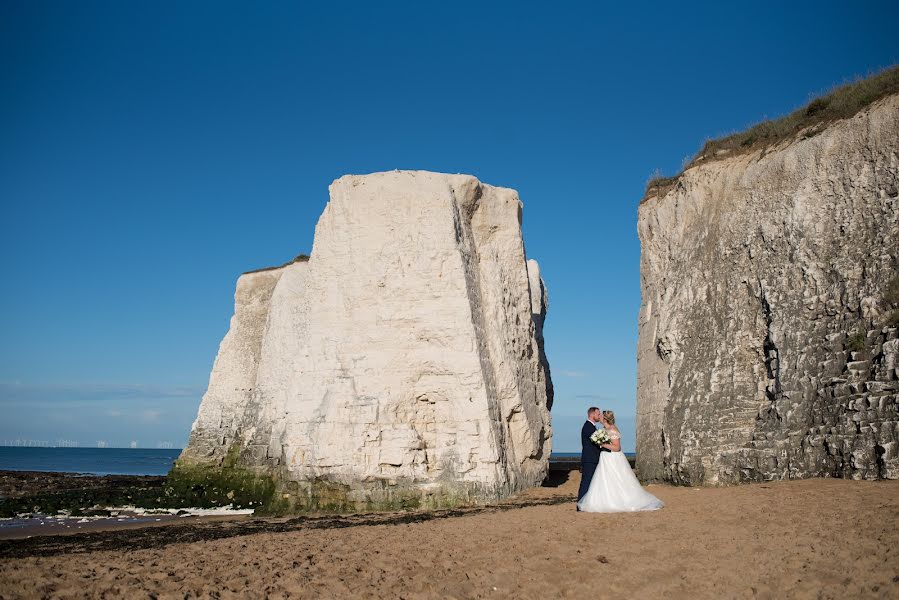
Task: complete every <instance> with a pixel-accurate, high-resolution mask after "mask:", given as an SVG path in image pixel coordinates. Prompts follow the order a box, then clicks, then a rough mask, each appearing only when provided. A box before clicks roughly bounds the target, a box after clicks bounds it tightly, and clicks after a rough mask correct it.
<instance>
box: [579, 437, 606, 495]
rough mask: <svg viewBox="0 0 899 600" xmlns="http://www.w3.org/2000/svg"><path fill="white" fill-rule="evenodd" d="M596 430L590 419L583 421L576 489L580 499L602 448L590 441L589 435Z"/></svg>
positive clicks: (597, 462) (588, 486) (585, 490)
mask: <svg viewBox="0 0 899 600" xmlns="http://www.w3.org/2000/svg"><path fill="white" fill-rule="evenodd" d="M595 432H596V425H595V424H594V423H592V422H591V421H586V422H584V426H583V427H581V485H580V488H579V489H578V491H577V499H578V500H580V499H581V498H583V497H584V495H585V494H586V493H587V490H588V489H589V488H590V480H592V479H593V474H594V473H595V472H596V465H598V464H599V453H600V452H602V448H600V447H599V446H597V445H596V444H594V443H593V442H591V441H590V436H591V435H593V434H594V433H595Z"/></svg>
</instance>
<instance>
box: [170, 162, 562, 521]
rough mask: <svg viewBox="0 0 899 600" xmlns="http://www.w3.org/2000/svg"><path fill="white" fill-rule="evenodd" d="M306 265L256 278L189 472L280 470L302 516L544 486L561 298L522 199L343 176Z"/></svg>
mask: <svg viewBox="0 0 899 600" xmlns="http://www.w3.org/2000/svg"><path fill="white" fill-rule="evenodd" d="M330 192H331V199H330V202H329V203H328V205H327V207H326V208H325V211H324V213H323V214H322V216H321V218H320V220H319V222H318V225H317V227H316V230H315V241H314V246H313V249H312V252H311V257H310V258H309V260H308V261H297V262H294V263H291V264H289V265H286V266H283V267H280V268H275V269H269V270H264V271H259V272H252V273H247V274H245V275H243V276H242V277H241V278H240V279H239V280H238V283H237V292H236V294H235V314H234V317H233V318H232V321H231V327H230V330H229V331H228V334H227V335H226V336H225V339H224V340H223V341H222V344H221V347H220V349H219V354H218V356H217V358H216V361H215V366H214V367H213V371H212V375H211V377H210V382H209V388H208V391H207V393H206V395H205V396H204V397H203V401H202V404H201V406H200V411H199V415H198V417H197V420H196V422H195V423H194V426H193V430H192V432H191V437H190V442H189V444H188V447H187V448H186V449H185V450H184V453H183V454H182V456H181V458H180V459H179V462H178V466H177V468H176V472H177V471H179V470H180V471H181V472H182V473H186V472H191V471H193V472H197V470H198V469H199V470H205V471H206V472H209V471H211V470H214V469H216V468H219V467H223V468H229V469H230V468H232V467H233V468H238V469H242V470H244V471H246V472H248V473H249V474H251V475H255V476H261V477H272V478H274V479H275V481H276V485H277V497H276V500H277V501H278V502H279V503H282V504H285V505H287V506H288V508H294V509H328V510H351V509H360V508H367V509H378V508H395V507H400V506H445V505H453V504H459V503H468V502H478V501H484V500H489V499H495V498H500V497H504V496H507V495H509V494H511V493H513V492H516V491H518V490H521V489H524V488H527V487H530V486H534V485H539V484H540V482H541V481H542V480H543V478H544V476H545V474H546V472H547V468H548V459H549V454H550V449H551V440H552V429H551V427H550V416H549V409H550V407H551V404H552V384H551V382H550V376H549V367H548V364H547V362H546V357H545V354H544V352H543V321H544V318H545V315H546V308H547V300H546V291H545V287H544V285H543V282H542V280H541V278H540V271H539V268H538V266H537V263H536V262H534V261H527V260H526V258H525V251H524V245H523V242H522V237H521V222H520V221H521V202H520V201H519V199H518V195H517V193H516V192H515V191H514V190H509V189H503V188H497V187H493V186H489V185H485V184H482V183H481V182H479V181H478V180H477V179H475V178H474V177H470V176H466V175H443V174H436V173H428V172H388V173H376V174H372V175H366V176H346V177H342V178H340V179H338V180H337V181H335V182H334V183H333V184H332V185H331V188H330Z"/></svg>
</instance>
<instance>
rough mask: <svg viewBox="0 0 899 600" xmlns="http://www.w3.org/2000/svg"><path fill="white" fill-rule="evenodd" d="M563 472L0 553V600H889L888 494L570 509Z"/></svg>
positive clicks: (879, 488)
mask: <svg viewBox="0 0 899 600" xmlns="http://www.w3.org/2000/svg"><path fill="white" fill-rule="evenodd" d="M578 476H579V475H578V473H577V472H576V471H574V472H572V473H571V474H570V476H569V475H568V474H557V478H556V480H555V481H554V482H553V486H554V487H544V488H539V489H535V490H531V491H529V492H527V493H525V494H523V495H521V496H519V497H517V498H514V499H511V500H509V501H507V502H504V503H502V504H499V505H495V506H488V507H477V508H471V509H463V510H455V511H442V512H437V513H394V514H387V515H353V516H340V517H335V516H320V517H296V518H281V519H274V518H271V519H261V518H255V517H237V518H232V519H224V520H223V519H221V518H217V519H210V520H203V519H194V520H191V522H173V523H168V524H161V525H157V526H154V527H145V528H139V529H133V528H132V529H128V530H120V529H110V530H107V531H92V532H88V533H77V534H73V535H54V536H36V537H31V538H28V539H18V540H4V541H0V598H38V597H65V598H78V597H102V598H155V597H160V598H163V597H165V598H167V597H176V596H177V597H179V598H193V597H222V598H236V597H263V596H267V597H273V598H287V597H294V598H296V597H299V598H347V597H383V598H434V597H441V598H513V597H516V598H522V597H524V598H536V597H542V598H557V597H561V598H586V597H599V598H606V597H608V598H613V597H631V598H657V597H662V596H667V597H673V598H686V597H690V598H896V597H899V560H897V552H899V482H896V481H880V482H857V481H844V480H833V479H815V480H805V481H790V482H772V483H767V484H756V485H747V486H741V487H730V488H704V489H695V488H678V487H669V486H663V485H653V486H649V488H648V489H649V490H650V491H651V492H652V493H653V494H655V495H657V496H658V497H660V498H661V499H663V500H664V501H665V502H666V504H667V506H666V508H664V509H663V510H661V511H658V512H652V513H636V514H605V515H604V514H584V513H577V512H575V510H574V502H573V499H574V494H575V493H576V489H577V482H578Z"/></svg>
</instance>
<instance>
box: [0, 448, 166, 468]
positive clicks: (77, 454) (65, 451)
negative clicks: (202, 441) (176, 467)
mask: <svg viewBox="0 0 899 600" xmlns="http://www.w3.org/2000/svg"><path fill="white" fill-rule="evenodd" d="M179 454H181V450H180V449H175V450H171V449H168V450H158V449H144V448H19V447H10V446H0V471H55V472H59V473H85V474H90V475H165V474H166V473H168V472H169V470H170V469H171V468H172V464H173V463H174V462H175V459H176V458H178V455H179Z"/></svg>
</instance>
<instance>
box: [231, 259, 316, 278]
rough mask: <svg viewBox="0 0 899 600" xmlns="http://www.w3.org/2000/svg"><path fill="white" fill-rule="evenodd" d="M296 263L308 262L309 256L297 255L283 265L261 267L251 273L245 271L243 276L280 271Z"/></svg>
mask: <svg viewBox="0 0 899 600" xmlns="http://www.w3.org/2000/svg"><path fill="white" fill-rule="evenodd" d="M298 262H309V255H308V254H297V255H296V256H295V257H294V258H293V259H291V260H289V261H287V262H286V263H284V264H283V265H276V266H274V267H263V268H261V269H253V270H252V271H246V272H244V273H243V274H244V275H249V274H250V273H262V272H263V271H274V270H275V269H281V268H284V267H287V266H290V265H292V264H293V263H298Z"/></svg>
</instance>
